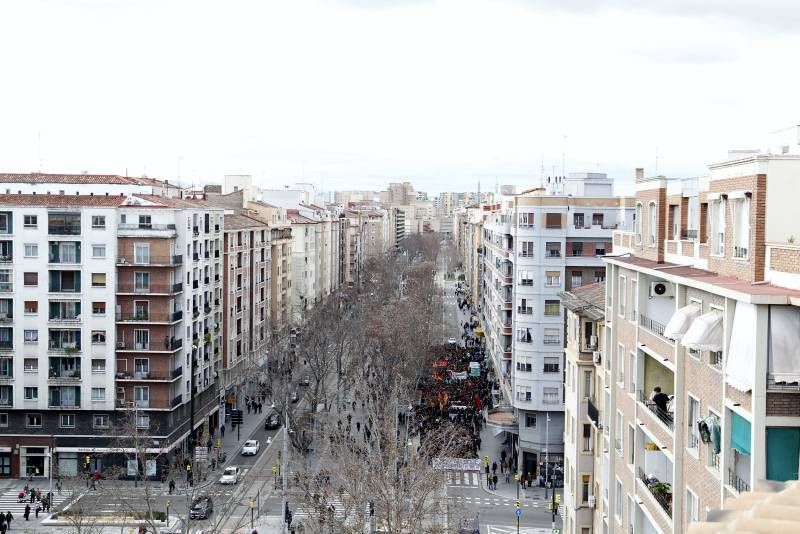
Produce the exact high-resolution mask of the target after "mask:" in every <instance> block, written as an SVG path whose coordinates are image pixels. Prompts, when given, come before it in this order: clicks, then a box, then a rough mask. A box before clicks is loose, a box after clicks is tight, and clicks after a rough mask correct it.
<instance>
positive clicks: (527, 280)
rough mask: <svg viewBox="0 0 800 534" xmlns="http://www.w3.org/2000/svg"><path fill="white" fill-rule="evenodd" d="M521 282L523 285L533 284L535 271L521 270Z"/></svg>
mask: <svg viewBox="0 0 800 534" xmlns="http://www.w3.org/2000/svg"><path fill="white" fill-rule="evenodd" d="M519 283H520V284H521V285H523V286H532V285H533V271H520V272H519Z"/></svg>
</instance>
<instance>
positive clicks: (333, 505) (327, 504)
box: [293, 497, 346, 520]
mask: <svg viewBox="0 0 800 534" xmlns="http://www.w3.org/2000/svg"><path fill="white" fill-rule="evenodd" d="M323 510H326V511H328V514H327V515H328V516H329V517H330V513H331V512H332V513H333V516H334V518H336V519H344V518H345V516H346V514H345V509H344V503H343V502H342V501H341V499H339V498H338V497H329V498H328V499H327V500H325V501H320V502H319V504H318V505H317V506H316V507H314V506H312V505H310V504H301V505H299V506H298V507H297V509H296V510H295V511H294V512H293V514H294V518H295V520H300V519H303V518H309V517H313V518H319V517H320V516H321V515H322V513H323Z"/></svg>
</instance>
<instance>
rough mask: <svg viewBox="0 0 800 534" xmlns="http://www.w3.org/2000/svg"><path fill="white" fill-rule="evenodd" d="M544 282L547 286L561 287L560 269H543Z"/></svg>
mask: <svg viewBox="0 0 800 534" xmlns="http://www.w3.org/2000/svg"><path fill="white" fill-rule="evenodd" d="M544 274H545V284H546V285H547V287H561V272H560V271H545V273H544Z"/></svg>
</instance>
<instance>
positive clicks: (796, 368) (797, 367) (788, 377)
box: [767, 306, 800, 384]
mask: <svg viewBox="0 0 800 534" xmlns="http://www.w3.org/2000/svg"><path fill="white" fill-rule="evenodd" d="M767 373H769V375H770V376H771V377H772V379H773V380H774V381H775V382H777V383H786V384H791V383H793V382H800V308H797V307H795V306H770V307H769V359H768V363H767Z"/></svg>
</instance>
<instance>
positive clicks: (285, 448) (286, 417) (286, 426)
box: [281, 356, 289, 534]
mask: <svg viewBox="0 0 800 534" xmlns="http://www.w3.org/2000/svg"><path fill="white" fill-rule="evenodd" d="M281 367H283V369H282V372H283V383H284V386H285V387H284V391H283V396H284V399H283V454H282V458H281V510H283V514H284V518H283V519H284V521H283V527H281V532H282V533H284V534H285V533H286V528H287V526H288V525H287V523H286V517H287V514H286V510H287V507H288V505H289V503H288V502H287V501H286V461H287V458H288V456H289V435H288V429H289V384H288V383H287V380H286V374H287V373H286V371H287V369H286V357H285V356H284V358H283V365H282V366H281Z"/></svg>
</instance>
